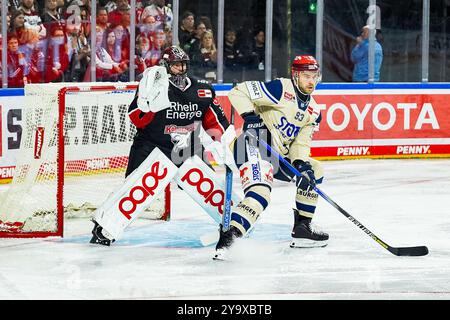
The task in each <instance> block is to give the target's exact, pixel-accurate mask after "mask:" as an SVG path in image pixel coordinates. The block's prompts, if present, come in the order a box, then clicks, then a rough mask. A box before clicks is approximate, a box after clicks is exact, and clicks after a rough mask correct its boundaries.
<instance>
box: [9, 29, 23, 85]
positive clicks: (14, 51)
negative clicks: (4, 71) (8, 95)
mask: <svg viewBox="0 0 450 320" xmlns="http://www.w3.org/2000/svg"><path fill="white" fill-rule="evenodd" d="M7 61H8V87H10V88H20V87H23V86H24V84H25V83H27V77H26V76H25V67H26V64H27V62H26V61H25V56H24V55H23V53H21V52H20V51H19V39H18V38H17V36H16V35H15V34H11V35H9V36H8V58H7Z"/></svg>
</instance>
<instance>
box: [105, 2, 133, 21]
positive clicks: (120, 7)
mask: <svg viewBox="0 0 450 320" xmlns="http://www.w3.org/2000/svg"><path fill="white" fill-rule="evenodd" d="M116 4H117V9H115V10H113V11H111V12H110V13H109V14H108V22H109V23H110V24H111V26H113V27H114V26H117V25H120V24H121V22H122V15H124V14H126V13H129V12H130V5H129V4H128V0H116Z"/></svg>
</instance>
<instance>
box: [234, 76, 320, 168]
mask: <svg viewBox="0 0 450 320" xmlns="http://www.w3.org/2000/svg"><path fill="white" fill-rule="evenodd" d="M228 98H229V99H230V102H231V104H232V105H233V106H234V108H235V109H236V110H237V112H239V114H241V115H242V114H244V113H247V112H255V113H256V114H258V115H259V116H260V117H261V119H262V120H263V122H264V124H265V125H266V127H267V128H268V130H269V132H270V133H271V135H272V146H273V147H275V148H276V149H277V150H278V151H279V153H280V154H282V155H283V156H284V157H287V158H289V159H290V160H291V162H292V161H294V160H296V159H301V160H304V161H306V160H307V159H308V157H309V154H310V144H311V139H312V135H313V133H314V131H315V130H316V129H317V126H318V124H319V122H320V120H321V115H320V110H319V108H318V106H317V104H316V102H315V101H314V99H313V98H312V97H311V95H304V94H302V93H301V92H300V91H299V90H298V89H297V88H296V87H295V86H294V84H293V82H292V80H291V79H286V78H280V79H275V80H273V81H269V82H260V81H245V82H243V83H240V84H239V85H237V86H236V87H234V88H233V89H232V90H231V91H230V92H229V94H228Z"/></svg>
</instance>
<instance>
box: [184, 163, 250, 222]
mask: <svg viewBox="0 0 450 320" xmlns="http://www.w3.org/2000/svg"><path fill="white" fill-rule="evenodd" d="M222 180H223V179H219V178H218V177H217V174H216V172H215V171H214V170H213V169H211V168H210V167H208V165H207V164H206V163H205V162H203V161H202V160H201V159H200V157H198V156H197V155H194V156H193V157H191V158H189V159H187V160H186V161H185V162H184V163H183V165H181V167H180V168H179V169H178V173H177V175H176V177H175V181H176V182H177V183H178V185H179V186H180V187H181V188H182V189H183V190H184V191H186V193H187V194H188V195H189V196H190V197H191V198H192V199H193V200H194V201H195V202H197V203H198V204H199V205H200V206H201V207H202V208H203V209H204V210H205V211H206V213H208V215H209V216H210V217H211V218H213V220H214V221H215V222H216V223H217V224H220V223H222V214H223V208H224V200H225V192H224V190H225V182H224V181H222ZM241 199H242V198H241V197H240V196H239V195H237V194H236V193H235V192H233V193H232V195H231V203H232V205H233V204H236V203H239V202H240V201H241Z"/></svg>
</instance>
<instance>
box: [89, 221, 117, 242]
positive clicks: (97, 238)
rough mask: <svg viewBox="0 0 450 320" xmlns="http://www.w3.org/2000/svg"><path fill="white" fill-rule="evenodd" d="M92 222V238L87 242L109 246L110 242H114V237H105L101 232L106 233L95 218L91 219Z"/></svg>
mask: <svg viewBox="0 0 450 320" xmlns="http://www.w3.org/2000/svg"><path fill="white" fill-rule="evenodd" d="M92 222H94V229H92V238H91V241H89V242H90V243H95V244H101V245H104V246H110V245H111V243H112V242H114V241H115V240H114V239H112V240H111V239H109V238H107V237H105V236H104V234H103V233H106V231H104V230H103V228H102V227H101V226H100V225H99V224H98V223H97V222H96V221H95V220H92Z"/></svg>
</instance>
